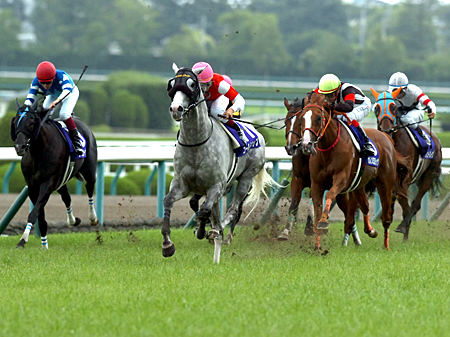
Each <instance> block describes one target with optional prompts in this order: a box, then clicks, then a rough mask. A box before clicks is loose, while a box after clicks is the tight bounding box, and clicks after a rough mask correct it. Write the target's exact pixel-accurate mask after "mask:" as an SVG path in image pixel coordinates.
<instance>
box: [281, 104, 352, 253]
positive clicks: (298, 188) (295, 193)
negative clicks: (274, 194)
mask: <svg viewBox="0 0 450 337" xmlns="http://www.w3.org/2000/svg"><path fill="white" fill-rule="evenodd" d="M284 106H285V107H286V109H287V115H286V119H285V121H284V123H285V126H286V146H285V148H286V152H287V153H288V154H289V155H290V156H292V180H291V204H290V206H289V216H288V222H287V225H286V228H285V229H284V230H283V231H282V232H281V234H280V235H279V236H278V240H288V238H289V234H290V232H291V230H292V227H293V225H294V224H295V222H296V219H297V213H298V206H299V204H300V201H301V199H302V192H303V189H305V188H306V187H311V177H310V172H309V157H310V156H309V155H307V154H304V153H303V151H300V149H299V147H300V142H301V136H300V134H299V133H298V132H297V131H295V130H294V125H295V122H296V119H297V118H300V117H299V116H298V114H299V111H300V110H301V107H302V104H301V100H299V99H298V98H297V99H295V100H294V101H293V102H292V104H289V102H288V100H287V99H284ZM336 201H337V204H338V206H339V208H340V209H341V210H342V212H343V213H344V215H345V214H346V213H347V208H348V197H347V195H346V194H338V195H337V196H336ZM307 213H308V215H307V220H306V226H305V231H304V232H305V235H307V236H311V235H314V229H313V225H314V209H313V207H312V205H311V209H310V208H309V207H308V209H307ZM352 236H353V241H354V243H355V244H356V245H358V246H359V245H361V240H360V238H359V234H358V229H357V227H356V225H355V224H353V227H352ZM347 242H348V235H345V236H344V240H343V244H344V245H347Z"/></svg>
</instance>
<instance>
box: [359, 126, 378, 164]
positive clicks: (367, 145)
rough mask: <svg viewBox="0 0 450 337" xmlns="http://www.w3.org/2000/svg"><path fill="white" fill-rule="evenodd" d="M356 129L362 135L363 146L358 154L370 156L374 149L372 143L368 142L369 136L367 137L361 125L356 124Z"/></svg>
mask: <svg viewBox="0 0 450 337" xmlns="http://www.w3.org/2000/svg"><path fill="white" fill-rule="evenodd" d="M357 129H358V130H359V132H361V134H362V135H363V137H364V147H363V148H362V149H361V151H360V154H361V156H363V157H370V156H374V155H375V149H374V148H373V146H372V144H371V143H370V140H369V137H367V135H366V133H365V131H364V129H363V128H362V126H361V125H358V126H357Z"/></svg>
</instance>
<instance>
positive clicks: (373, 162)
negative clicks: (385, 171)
mask: <svg viewBox="0 0 450 337" xmlns="http://www.w3.org/2000/svg"><path fill="white" fill-rule="evenodd" d="M339 122H341V124H342V125H343V126H344V127H346V128H347V131H349V134H350V138H351V139H352V141H353V144H354V145H355V147H356V149H357V150H358V151H361V149H362V148H363V147H364V137H363V135H362V134H361V133H360V132H359V130H358V129H357V128H356V127H354V126H353V125H350V126H349V125H348V124H347V123H345V122H343V121H341V120H339ZM369 140H370V144H372V146H373V148H374V149H375V156H369V157H365V158H364V161H365V163H364V164H365V165H368V166H373V167H378V166H379V165H380V153H379V151H378V148H377V147H376V146H375V144H374V142H373V141H372V139H370V138H369Z"/></svg>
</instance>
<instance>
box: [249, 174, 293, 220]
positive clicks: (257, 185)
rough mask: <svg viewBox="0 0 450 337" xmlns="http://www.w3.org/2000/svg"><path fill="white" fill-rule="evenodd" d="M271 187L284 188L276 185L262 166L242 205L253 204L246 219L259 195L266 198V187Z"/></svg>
mask: <svg viewBox="0 0 450 337" xmlns="http://www.w3.org/2000/svg"><path fill="white" fill-rule="evenodd" d="M267 186H268V187H273V188H275V187H276V188H285V186H282V185H280V184H278V183H277V182H276V181H275V180H273V179H272V177H271V176H270V174H269V173H267V171H266V169H265V167H264V166H263V167H262V169H261V170H260V171H259V173H258V174H257V175H256V176H255V177H254V178H253V181H252V188H251V189H250V192H249V194H248V195H247V198H246V199H245V201H244V205H247V204H251V203H254V206H253V208H252V209H251V211H250V212H249V213H248V215H247V217H248V216H249V215H250V213H251V212H253V210H254V209H255V207H256V205H257V203H258V201H259V196H260V195H261V193H263V194H264V195H265V196H266V197H267V194H266V191H265V188H266V187H267Z"/></svg>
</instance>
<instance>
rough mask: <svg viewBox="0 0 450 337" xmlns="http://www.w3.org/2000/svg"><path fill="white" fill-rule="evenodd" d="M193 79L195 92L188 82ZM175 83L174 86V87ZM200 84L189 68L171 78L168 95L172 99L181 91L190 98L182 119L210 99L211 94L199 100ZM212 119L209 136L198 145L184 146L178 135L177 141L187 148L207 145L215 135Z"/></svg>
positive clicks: (184, 108) (182, 69)
mask: <svg viewBox="0 0 450 337" xmlns="http://www.w3.org/2000/svg"><path fill="white" fill-rule="evenodd" d="M188 79H191V80H192V81H194V84H195V85H194V87H195V88H194V90H192V89H190V88H189V86H188V85H187V80H188ZM172 82H173V85H172ZM200 90H201V88H200V82H199V80H198V77H197V75H196V74H195V73H194V72H193V71H192V70H191V69H189V68H181V69H180V70H178V72H177V74H176V75H175V77H173V78H171V79H170V80H169V82H168V84H167V91H168V95H169V97H170V98H171V99H172V101H173V98H174V96H175V93H176V92H177V91H181V92H183V93H184V94H185V95H186V96H187V97H188V98H189V103H190V104H189V105H188V106H187V107H183V112H182V114H181V117H183V116H185V115H187V114H188V113H189V111H191V110H192V109H195V108H196V107H197V106H199V105H200V104H201V103H203V102H205V101H206V100H207V99H208V98H209V95H210V94H209V93H208V95H205V97H204V98H203V99H199V98H200ZM209 118H210V122H211V131H210V133H209V136H208V137H207V138H206V139H205V140H203V141H201V142H199V143H196V144H183V143H181V142H180V140H179V139H178V135H179V134H178V135H177V140H178V144H180V145H181V146H185V147H196V146H201V145H203V144H205V143H206V142H207V141H208V140H209V139H210V138H211V136H212V134H213V129H214V123H213V121H212V120H211V116H209Z"/></svg>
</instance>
